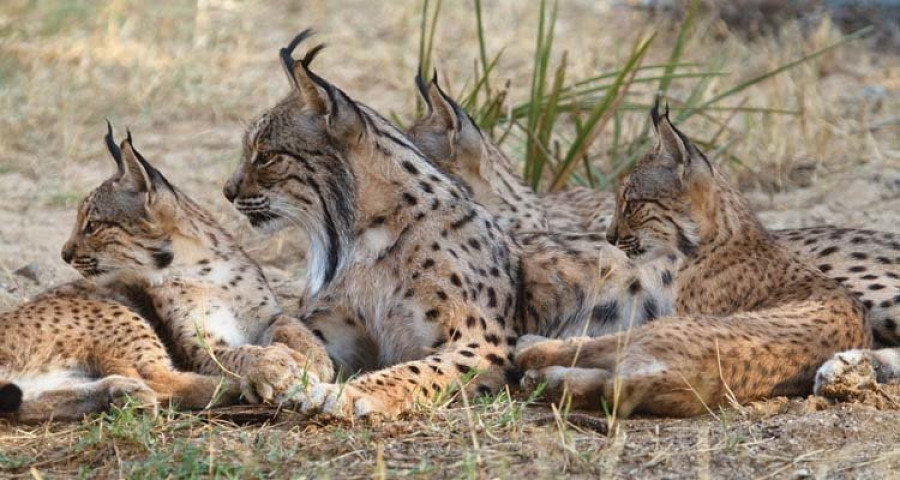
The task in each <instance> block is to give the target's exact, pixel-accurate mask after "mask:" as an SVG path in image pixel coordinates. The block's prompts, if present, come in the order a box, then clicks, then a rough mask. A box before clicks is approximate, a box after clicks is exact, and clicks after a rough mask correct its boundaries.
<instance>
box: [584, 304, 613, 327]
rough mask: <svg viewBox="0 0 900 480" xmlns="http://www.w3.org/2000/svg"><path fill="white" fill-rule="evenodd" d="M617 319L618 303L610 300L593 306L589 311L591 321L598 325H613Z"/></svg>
mask: <svg viewBox="0 0 900 480" xmlns="http://www.w3.org/2000/svg"><path fill="white" fill-rule="evenodd" d="M618 319H619V303H618V302H617V301H615V300H612V301H610V302H607V303H603V304H600V305H595V306H594V309H593V310H592V311H591V321H592V322H599V323H600V324H603V325H605V324H607V323H613V322H616V321H618Z"/></svg>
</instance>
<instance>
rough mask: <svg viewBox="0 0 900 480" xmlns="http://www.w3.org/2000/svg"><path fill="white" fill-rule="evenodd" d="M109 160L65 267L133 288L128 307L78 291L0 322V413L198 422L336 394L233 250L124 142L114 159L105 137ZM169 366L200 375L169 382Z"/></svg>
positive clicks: (302, 335) (320, 354) (172, 375)
mask: <svg viewBox="0 0 900 480" xmlns="http://www.w3.org/2000/svg"><path fill="white" fill-rule="evenodd" d="M107 146H108V148H109V150H110V153H111V154H112V156H113V159H114V160H115V161H116V165H117V167H118V171H117V173H116V174H115V175H114V176H113V177H112V178H110V179H109V180H107V181H105V182H103V184H101V185H100V186H99V187H98V188H96V189H95V190H94V191H93V192H91V193H90V195H88V196H87V198H85V199H84V200H83V201H82V203H81V206H80V207H79V210H78V219H77V221H76V224H75V228H74V230H73V232H72V235H71V237H70V238H69V241H68V242H67V243H66V245H65V247H64V248H63V251H62V256H63V260H65V261H66V262H67V263H70V264H71V265H72V266H73V267H75V268H76V269H77V270H78V271H79V273H81V274H82V275H83V276H84V277H86V278H88V279H90V280H91V281H92V282H93V283H95V284H102V285H114V286H115V287H116V288H119V289H125V288H124V287H122V285H131V286H133V287H132V288H127V290H128V292H126V293H130V294H131V295H130V296H128V295H126V298H129V300H126V301H125V302H124V303H115V301H114V300H115V299H114V298H113V297H114V296H113V295H112V294H110V293H108V292H107V291H106V289H104V288H93V287H91V286H90V285H86V284H75V285H71V286H68V287H64V288H63V289H61V290H58V291H56V292H50V293H48V294H45V295H44V296H43V297H40V298H38V299H36V300H35V301H33V302H32V303H29V304H26V305H24V306H22V307H20V308H19V309H17V310H14V311H12V312H8V313H6V314H3V315H2V316H0V324H2V326H3V329H4V333H5V335H4V336H3V339H2V340H0V379H4V380H3V382H4V383H3V385H2V387H0V388H2V392H3V394H2V395H3V397H2V398H3V399H2V400H0V405H2V410H0V412H3V414H5V415H12V416H13V418H15V419H17V420H20V421H37V420H42V419H46V418H56V419H75V418H79V417H80V416H81V415H83V414H84V413H88V412H94V411H98V410H102V409H104V408H106V407H107V406H108V405H109V404H110V403H115V402H117V401H119V400H120V399H122V398H125V397H126V395H127V396H132V397H135V398H137V399H138V400H140V401H141V402H142V403H147V404H153V405H155V404H156V403H157V402H158V401H160V400H166V399H172V400H174V401H176V402H178V403H180V404H182V405H183V406H187V407H192V408H196V407H204V406H206V405H208V404H210V403H215V402H216V401H218V402H233V401H236V400H237V399H238V397H239V396H240V395H243V396H244V397H245V398H246V399H248V400H250V401H252V402H270V401H278V400H279V399H283V398H286V397H287V396H289V395H292V394H293V393H294V392H295V390H296V389H298V388H303V387H304V386H305V384H306V382H307V381H314V382H315V381H318V380H320V379H321V380H330V379H331V376H332V375H333V369H332V366H331V362H330V360H329V359H328V357H327V355H326V354H325V351H324V349H323V348H322V346H321V345H320V343H319V342H318V340H316V339H315V337H313V335H312V334H311V333H310V332H309V331H308V330H307V329H306V328H305V327H304V326H303V325H302V324H301V323H300V321H299V320H296V319H293V318H290V317H288V316H286V315H283V314H282V312H281V307H280V306H279V304H278V302H277V300H276V299H275V296H274V294H273V292H272V291H271V289H270V288H269V285H268V283H267V282H266V279H265V278H264V277H263V275H262V272H261V270H260V269H259V266H258V265H257V264H256V263H254V262H253V261H252V260H251V259H250V258H249V257H247V255H246V254H245V253H244V252H243V251H242V250H241V249H240V247H239V246H238V245H237V244H236V243H235V242H234V240H233V239H232V238H231V236H230V235H229V234H228V233H227V232H226V231H224V230H223V229H222V228H221V227H220V226H219V225H218V224H217V223H216V222H215V221H214V220H213V219H212V218H211V216H210V215H209V214H208V213H206V212H205V211H204V210H203V209H202V208H200V207H199V206H198V205H197V204H195V203H194V202H193V201H192V200H191V199H190V198H189V197H188V196H187V195H185V194H184V193H183V192H182V191H180V190H179V189H177V188H175V187H174V186H173V185H172V184H171V183H169V181H168V180H166V179H165V177H163V176H162V174H161V173H160V172H159V171H158V170H156V169H155V168H154V167H153V166H152V165H150V163H149V162H147V160H145V159H144V158H143V157H142V156H141V155H140V153H138V152H137V151H136V150H135V149H134V147H133V145H132V143H131V136H130V135H129V137H128V139H127V140H126V141H124V142H123V143H122V145H121V147H120V146H117V145H116V144H115V143H114V142H113V140H112V131H111V129H110V132H109V134H108V135H107ZM110 288H112V287H110ZM134 297H141V298H140V300H141V301H137V302H135V301H132V300H130V299H131V298H134ZM125 305H129V306H134V307H136V308H138V309H139V310H138V311H140V312H141V313H142V314H143V315H138V314H137V313H135V311H134V310H133V309H129V308H127V307H126V306H125ZM141 307H143V308H141ZM151 322H152V324H151ZM156 332H159V336H158V335H157V333H156ZM160 336H161V338H164V339H165V340H166V343H167V345H168V346H169V347H171V348H170V351H167V350H166V349H165V348H164V347H163V345H162V342H161V341H160ZM170 353H171V356H172V357H171V359H170ZM173 361H174V362H175V363H177V364H178V365H179V366H183V367H185V368H186V369H189V370H191V371H192V372H195V373H182V372H177V371H175V370H174V369H173ZM221 377H225V378H227V379H228V380H222V379H221Z"/></svg>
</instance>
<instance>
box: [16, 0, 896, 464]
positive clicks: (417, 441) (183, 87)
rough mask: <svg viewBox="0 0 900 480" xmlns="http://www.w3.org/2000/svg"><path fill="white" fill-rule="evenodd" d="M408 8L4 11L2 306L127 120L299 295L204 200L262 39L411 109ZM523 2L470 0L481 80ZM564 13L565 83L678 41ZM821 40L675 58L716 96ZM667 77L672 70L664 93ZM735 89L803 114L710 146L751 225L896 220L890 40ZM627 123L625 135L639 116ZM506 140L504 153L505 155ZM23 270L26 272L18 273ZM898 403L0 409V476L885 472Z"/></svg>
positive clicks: (464, 25)
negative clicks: (659, 411) (674, 413)
mask: <svg viewBox="0 0 900 480" xmlns="http://www.w3.org/2000/svg"><path fill="white" fill-rule="evenodd" d="M470 7H471V5H470V4H469V2H453V3H450V2H448V5H444V7H443V10H442V13H441V26H440V27H439V28H438V33H437V35H436V40H435V45H436V47H435V57H436V58H437V59H438V60H437V67H438V68H439V69H440V70H441V75H442V78H443V77H444V76H446V77H447V78H449V79H450V80H451V81H450V82H449V85H450V89H451V91H459V90H460V89H461V88H462V86H463V84H464V81H465V79H466V78H469V72H471V69H472V65H473V59H475V58H476V56H477V44H476V43H475V42H474V40H473V35H474V26H475V23H474V18H473V13H472V11H471V8H470ZM420 8H421V5H420V3H418V2H408V3H403V2H397V3H395V2H390V3H384V4H382V3H379V2H364V1H361V0H358V1H357V0H354V1H346V2H318V1H312V2H302V3H291V2H281V1H279V2H266V3H256V2H248V3H237V2H230V1H226V0H220V1H214V0H209V1H204V2H196V3H190V2H188V3H171V4H168V3H167V4H166V6H165V7H158V8H157V7H152V6H148V5H147V4H145V3H138V2H129V1H112V2H109V3H105V2H43V3H42V2H38V3H37V4H34V3H31V2H16V1H12V2H4V4H3V5H2V6H0V92H2V94H0V109H2V111H3V112H4V115H3V116H2V118H0V195H2V201H0V308H3V309H6V308H10V307H12V306H14V305H16V304H18V303H20V302H22V301H24V300H25V299H26V298H28V297H29V296H31V295H33V294H35V293H37V292H39V291H41V290H43V289H45V288H47V287H49V286H52V285H56V284H58V283H61V282H64V281H67V280H70V279H73V278H75V273H74V271H72V270H71V269H69V268H68V267H67V266H66V265H64V264H63V262H62V261H61V260H60V259H59V250H60V247H61V245H62V244H63V242H64V241H65V239H66V237H67V236H68V233H69V229H70V228H71V225H72V223H73V220H74V207H75V205H76V202H77V201H78V199H79V198H80V196H82V195H84V194H85V193H86V192H88V191H89V190H90V189H91V188H93V187H94V186H95V185H97V184H98V183H99V182H100V181H102V180H103V179H104V178H106V176H107V175H109V174H110V173H111V172H112V163H111V162H110V160H109V159H108V158H107V156H106V155H105V154H104V151H103V145H102V141H101V136H102V133H103V131H104V125H103V118H104V117H110V118H111V119H112V120H113V121H114V122H115V123H117V124H118V125H119V126H120V128H122V127H124V126H125V125H128V126H130V127H131V128H132V130H133V131H134V133H135V142H136V144H137V145H138V147H139V148H140V149H141V151H142V152H143V153H144V154H145V155H146V156H147V157H148V158H149V159H151V161H153V162H154V163H155V164H156V165H157V166H158V167H159V168H160V169H161V170H162V171H163V172H164V173H165V174H166V175H168V176H169V178H170V179H171V180H172V181H173V182H175V183H177V184H178V185H179V186H181V187H182V188H183V189H184V190H185V191H187V192H188V193H189V194H191V195H192V196H193V197H194V198H195V199H197V200H198V201H199V202H201V203H202V204H203V205H205V206H207V207H208V208H209V209H210V210H212V211H213V212H215V213H216V214H217V215H219V216H220V218H221V219H222V220H223V221H224V222H225V223H226V224H228V225H229V226H231V227H232V228H234V230H235V231H236V232H238V234H239V236H240V237H241V238H242V239H243V242H244V244H245V245H246V246H247V248H248V250H249V251H250V252H251V254H253V255H254V256H256V257H257V258H258V259H260V260H261V261H262V262H263V263H264V265H265V268H266V272H267V274H269V275H270V277H272V279H273V280H274V281H275V282H276V283H277V284H278V285H279V291H280V292H281V293H283V294H284V296H285V297H286V298H290V297H291V296H292V292H297V291H298V289H299V288H301V287H302V285H301V282H299V281H296V280H295V279H296V278H298V277H299V276H300V275H299V274H301V273H302V269H303V262H302V258H303V241H302V238H300V237H299V235H298V234H297V232H291V231H288V232H284V233H282V234H280V235H279V236H278V237H276V238H274V239H262V238H259V237H258V236H257V235H255V234H254V233H253V232H251V231H250V230H249V228H248V227H247V225H246V224H245V223H244V222H243V221H242V219H240V218H239V217H238V215H236V214H235V213H234V212H233V209H232V208H231V207H230V205H228V204H227V202H226V201H225V200H224V198H223V197H222V195H221V193H220V191H221V186H222V185H223V183H224V179H225V178H226V177H227V175H228V174H229V173H230V171H231V169H232V168H233V167H234V165H235V164H236V162H237V160H238V158H239V151H240V150H239V149H240V138H241V133H242V125H243V124H244V122H246V121H247V120H249V119H250V118H252V116H253V115H254V114H255V113H257V112H259V111H260V110H262V109H263V108H265V107H266V106H267V105H271V104H272V103H273V102H274V101H276V100H277V99H278V98H279V97H280V96H281V95H282V94H283V93H284V92H285V91H286V88H287V86H286V83H285V82H284V79H283V77H282V73H281V71H280V67H279V66H278V64H277V62H276V51H277V49H278V48H279V47H280V46H281V45H282V44H283V43H284V42H285V41H286V40H287V39H289V38H290V37H291V36H292V35H293V34H294V33H295V32H296V31H298V30H300V29H302V28H305V27H307V26H314V27H316V28H317V30H318V31H319V32H321V37H322V40H324V41H326V42H327V43H328V44H329V48H328V50H326V51H325V53H324V54H323V55H322V56H321V58H320V59H319V60H317V64H316V65H317V69H318V71H319V72H321V73H322V74H323V75H325V76H327V77H328V78H329V79H331V80H332V81H334V82H335V83H337V84H338V85H340V86H341V87H343V88H345V89H346V90H347V91H348V93H350V94H351V95H352V96H354V97H356V98H358V99H361V100H363V101H366V102H367V103H370V104H371V105H373V106H374V107H375V108H377V109H379V110H381V111H383V112H384V113H385V114H389V113H391V112H396V113H397V114H398V116H399V118H401V119H402V120H403V121H409V120H410V119H411V118H413V117H412V116H411V113H412V112H413V111H414V104H415V90H414V88H413V85H412V77H413V75H414V72H415V70H416V63H417V48H418V47H417V45H418V43H417V42H418V28H419V24H418V22H419V12H420ZM536 12H537V8H536V7H535V6H534V5H531V4H529V3H528V2H514V1H512V0H509V1H499V2H490V3H489V4H488V5H486V6H485V16H486V18H485V22H486V25H487V27H488V32H489V42H490V44H491V46H492V48H494V49H496V50H499V49H500V48H505V53H504V57H503V60H502V61H501V62H500V64H499V66H498V71H499V72H500V74H499V76H500V78H501V79H502V80H506V79H509V80H510V89H511V93H510V94H511V97H512V98H513V99H514V100H515V99H517V98H518V99H519V100H521V99H522V97H523V96H524V95H525V94H526V93H527V89H528V84H529V78H530V77H529V75H530V70H529V69H530V63H529V62H530V56H531V52H532V48H533V35H534V26H535V25H536V21H537V19H536V15H537V13H536ZM559 12H560V13H559V20H558V24H557V46H556V48H557V51H558V52H562V51H564V50H567V51H568V52H569V60H570V62H571V64H572V72H573V75H576V76H579V75H580V76H581V77H584V76H587V75H589V74H591V73H594V72H596V71H599V70H609V69H610V68H613V67H615V66H616V65H618V64H619V62H621V60H622V58H623V56H625V55H627V53H628V51H629V48H630V46H631V45H632V44H633V43H634V41H635V40H636V38H637V37H638V36H639V35H641V34H644V33H649V32H652V31H658V32H659V34H660V38H659V39H658V40H657V42H658V43H657V47H658V48H655V49H656V50H658V51H656V52H655V53H652V55H653V56H654V57H655V58H656V59H663V60H664V58H665V56H666V55H667V52H668V49H667V45H669V44H670V43H671V41H672V37H673V36H674V29H673V28H672V27H671V26H670V25H668V24H666V20H665V19H664V18H651V17H648V16H647V15H646V14H644V13H643V12H636V11H633V10H629V9H625V8H620V7H616V6H615V2H610V3H608V4H607V3H603V2H600V3H597V2H582V1H575V0H572V1H564V2H561V3H560V6H559ZM838 36H839V33H838V32H837V30H836V29H835V28H834V27H832V26H830V25H828V24H827V22H826V23H824V24H821V25H817V26H814V27H801V26H799V25H791V24H789V25H786V26H785V27H784V29H783V31H782V32H781V33H780V35H778V36H775V37H771V38H770V37H765V38H761V39H755V40H753V41H752V42H750V41H746V40H744V39H743V38H742V37H741V36H740V35H737V34H734V33H732V32H729V31H728V30H727V29H726V28H725V27H723V26H722V25H721V24H718V23H716V22H715V21H714V20H710V21H707V22H706V23H703V24H702V26H700V27H698V28H697V32H696V33H695V35H693V36H692V37H691V38H690V39H689V42H688V45H687V48H686V50H687V52H688V54H687V58H688V59H690V61H696V62H706V61H712V60H711V59H713V58H717V57H723V58H724V60H723V61H724V66H723V69H724V70H725V71H726V72H727V75H726V76H725V77H723V79H721V80H717V81H716V82H713V83H712V84H711V85H710V86H709V94H710V95H712V94H714V93H716V92H718V91H721V90H722V89H725V88H727V87H728V86H729V85H733V84H736V83H737V82H739V81H741V80H742V79H746V78H749V77H751V76H753V75H755V74H758V73H760V72H762V71H765V70H768V69H771V68H773V67H775V66H777V65H780V64H783V63H786V62H787V61H789V60H792V59H794V58H797V57H798V56H799V55H801V54H802V53H804V52H809V51H812V50H814V49H816V48H819V47H821V46H823V45H825V44H827V43H829V42H831V41H833V40H835V39H836V38H837V37H838ZM680 91H684V88H683V87H680V86H679V84H678V83H677V82H676V84H675V85H673V90H672V93H671V94H672V96H673V97H675V98H677V97H678V95H679V92H680ZM647 96H648V98H649V97H650V96H652V89H648V90H647ZM744 97H746V98H747V102H748V105H753V106H756V107H760V108H785V109H790V110H795V111H798V112H802V115H778V114H758V115H757V114H751V113H747V114H742V115H739V116H738V117H737V118H735V119H733V120H732V123H731V125H730V126H729V128H728V134H727V138H726V140H727V141H723V142H722V143H723V144H727V145H728V151H729V152H730V153H733V154H734V155H735V157H736V158H740V159H741V163H740V164H735V165H734V167H733V171H734V176H735V178H737V179H739V181H740V182H741V184H742V185H744V186H745V187H746V191H747V194H748V195H749V196H750V197H751V199H752V201H753V203H754V205H755V206H756V208H757V209H758V211H759V213H760V216H761V217H762V219H763V221H764V223H765V224H766V225H768V226H771V227H776V228H777V227H798V226H813V225H822V224H834V225H842V226H848V227H865V228H872V229H878V230H884V231H892V232H900V227H898V220H900V117H898V112H900V56H898V55H897V54H896V52H890V51H888V52H885V51H883V50H879V51H875V50H872V49H871V48H869V46H868V45H866V43H865V42H861V43H858V44H851V45H848V46H846V47H844V48H842V49H840V50H838V51H836V52H834V53H832V54H829V55H827V56H825V57H822V58H819V59H817V60H816V61H815V62H811V63H809V64H804V65H802V66H800V67H798V68H796V69H792V70H790V71H788V72H785V73H784V74H782V75H780V76H778V77H775V78H773V79H770V80H769V81H767V82H766V83H765V84H763V85H761V86H759V87H754V88H752V89H750V90H748V91H747V92H746V94H745V95H744ZM635 101H644V102H645V103H646V99H636V100H635ZM642 115H643V114H640V115H639V114H635V115H634V119H633V120H629V121H630V122H631V123H626V128H632V129H636V128H637V125H638V124H639V123H640V122H642V121H643V117H642ZM717 128H718V126H717V125H716V124H713V123H711V122H705V121H703V119H702V118H698V119H697V120H692V121H691V122H689V123H688V125H687V126H685V129H686V130H688V131H690V132H692V134H693V132H696V134H697V135H698V136H703V135H704V134H706V133H708V132H712V131H715V130H716V129H717ZM707 136H708V135H707ZM506 148H507V149H508V150H509V153H510V154H511V155H512V156H513V157H515V156H516V155H517V153H519V151H518V148H520V147H517V146H516V144H514V143H511V144H509V145H506ZM29 265H30V266H32V268H31V270H32V271H33V272H36V273H35V278H34V279H31V278H27V276H23V275H22V274H20V273H15V272H16V270H18V269H20V268H21V267H25V266H29ZM898 293H900V292H898ZM0 334H2V332H0ZM896 393H897V392H893V391H888V392H886V393H885V394H884V395H882V396H881V397H879V398H881V399H882V401H881V402H880V406H881V407H882V408H881V409H878V408H875V406H873V405H866V404H856V403H844V404H838V405H827V404H825V403H824V402H823V401H821V400H818V399H776V400H772V401H769V402H764V403H762V404H760V405H752V406H748V407H745V408H742V409H729V410H724V411H720V412H714V414H711V415H708V416H703V417H700V418H694V419H676V420H673V419H632V420H626V421H621V422H619V423H617V424H615V425H612V428H611V429H610V428H607V427H608V425H607V424H606V423H605V420H604V419H603V417H602V415H601V416H599V417H585V416H575V417H572V418H570V419H569V420H568V421H564V420H561V419H560V418H559V417H558V416H555V415H554V413H553V412H552V411H551V409H549V408H548V407H546V406H534V405H528V406H526V402H524V399H521V398H518V397H516V395H515V393H513V395H512V397H513V399H514V400H510V399H509V398H507V397H505V396H502V395H501V396H500V397H498V398H497V399H493V400H491V401H486V402H479V403H475V404H472V405H470V406H468V407H466V406H465V405H464V404H462V403H459V402H458V403H454V404H452V405H451V406H449V407H447V408H445V409H439V410H428V411H424V412H422V413H421V414H419V415H415V416H412V417H409V418H406V419H403V420H401V421H399V422H396V423H390V424H383V425H371V426H370V425H355V426H354V425H340V424H331V423H328V422H326V421H324V420H323V419H313V420H309V419H303V418H300V417H298V416H297V415H295V414H292V413H290V412H270V411H267V410H263V411H259V410H254V409H246V410H239V411H231V412H225V413H221V414H216V415H212V414H211V415H191V414H184V413H176V412H165V413H164V415H163V416H162V417H161V418H158V419H150V418H146V417H143V416H141V415H137V414H136V413H135V412H134V411H131V410H125V411H122V412H115V413H113V414H112V415H108V416H100V417H95V418H91V419H86V420H85V421H84V422H83V423H81V424H75V425H48V426H40V427H22V426H15V425H8V424H2V423H0V476H10V477H32V478H41V477H42V476H43V477H52V476H58V477H68V476H76V475H84V476H90V475H94V476H99V477H123V476H133V477H137V478H145V477H146V478H157V477H158V478H167V477H182V476H193V477H197V476H214V477H235V478H248V477H253V478H256V477H259V478H280V477H297V478H304V477H315V478H319V477H341V478H344V477H347V478H357V477H359V478H367V477H379V478H384V477H387V476H391V477H393V476H419V477H425V478H431V477H440V478H455V477H472V478H495V477H512V476H518V477H538V478H550V477H556V476H558V475H559V474H562V473H566V474H571V475H573V476H583V477H595V476H602V477H605V478H613V477H615V478H695V477H696V478H897V477H900V446H898V445H900V416H898V413H897V411H896V410H895V408H896V405H897V404H896V403H895V402H894V400H893V399H894V398H900V396H896ZM516 399H517V400H516ZM591 419H594V420H591ZM597 419H599V420H597Z"/></svg>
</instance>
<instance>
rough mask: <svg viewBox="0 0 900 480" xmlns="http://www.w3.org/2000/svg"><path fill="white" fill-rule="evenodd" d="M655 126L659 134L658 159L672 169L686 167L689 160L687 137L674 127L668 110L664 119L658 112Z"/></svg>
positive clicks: (657, 144)
mask: <svg viewBox="0 0 900 480" xmlns="http://www.w3.org/2000/svg"><path fill="white" fill-rule="evenodd" d="M654 124H655V126H656V133H657V143H656V153H657V155H658V159H659V160H660V161H662V162H664V163H666V164H668V165H669V166H670V167H675V166H677V165H684V164H685V162H687V160H688V145H687V137H685V136H684V135H682V134H681V132H679V131H678V129H676V128H675V126H674V125H672V122H671V121H670V120H669V112H668V109H667V111H666V113H665V114H664V115H663V116H662V117H659V116H658V112H657V116H656V117H655V118H654Z"/></svg>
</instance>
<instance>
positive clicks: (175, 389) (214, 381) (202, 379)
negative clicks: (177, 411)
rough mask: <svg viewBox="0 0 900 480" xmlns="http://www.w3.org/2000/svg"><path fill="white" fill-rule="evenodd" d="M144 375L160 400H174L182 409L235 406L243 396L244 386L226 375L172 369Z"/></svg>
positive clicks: (163, 401)
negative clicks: (242, 389) (241, 387)
mask: <svg viewBox="0 0 900 480" xmlns="http://www.w3.org/2000/svg"><path fill="white" fill-rule="evenodd" d="M143 377H144V379H145V381H146V383H147V385H148V386H149V387H150V388H151V389H152V390H153V391H154V392H155V393H156V394H157V396H158V397H159V401H160V402H162V403H165V402H171V403H173V404H174V405H176V406H178V407H181V408H186V409H191V410H196V409H203V408H210V407H219V406H225V405H234V404H236V403H238V402H239V401H240V398H241V389H240V385H239V384H238V383H237V382H235V381H233V380H231V379H228V378H225V377H219V376H213V375H201V374H198V373H193V372H178V371H175V370H170V369H159V370H157V371H155V372H148V373H146V374H144V375H143Z"/></svg>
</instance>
